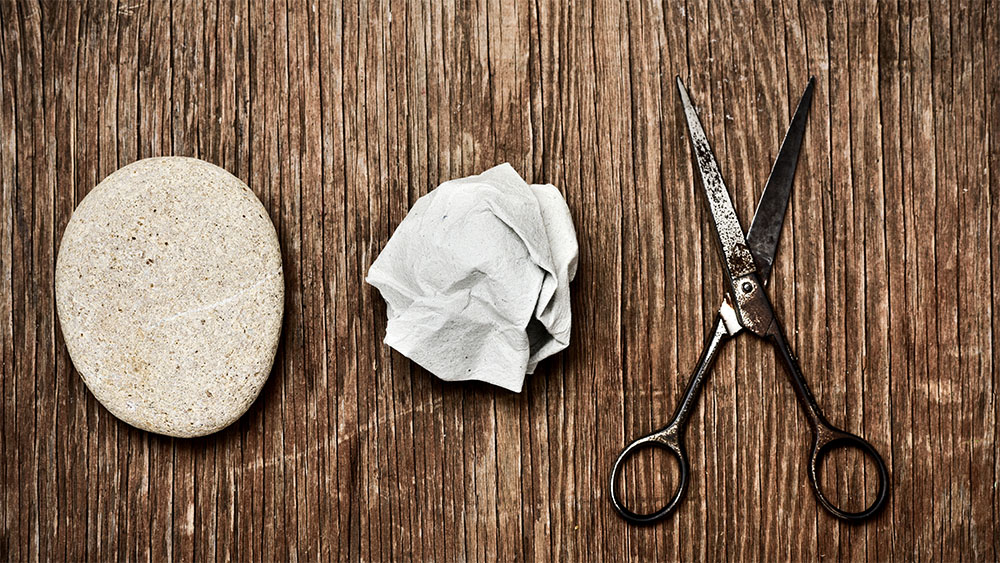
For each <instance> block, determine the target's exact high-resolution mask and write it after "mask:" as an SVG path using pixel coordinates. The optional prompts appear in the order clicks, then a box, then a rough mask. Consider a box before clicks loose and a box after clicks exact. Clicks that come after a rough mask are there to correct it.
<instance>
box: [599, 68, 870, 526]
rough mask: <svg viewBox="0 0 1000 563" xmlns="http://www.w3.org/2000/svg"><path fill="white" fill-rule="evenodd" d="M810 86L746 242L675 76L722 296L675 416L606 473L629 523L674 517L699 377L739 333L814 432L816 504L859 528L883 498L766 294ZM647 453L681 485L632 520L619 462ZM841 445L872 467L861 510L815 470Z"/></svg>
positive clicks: (865, 448) (862, 446)
mask: <svg viewBox="0 0 1000 563" xmlns="http://www.w3.org/2000/svg"><path fill="white" fill-rule="evenodd" d="M814 83H815V79H813V78H810V79H809V85H808V86H807V87H806V89H805V92H804V93H803V94H802V98H801V99H800V100H799V104H798V107H797V108H796V110H795V115H794V116H793V118H792V122H791V124H790V125H789V127H788V131H787V133H786V134H785V139H784V141H782V143H781V149H780V150H779V151H778V156H777V158H776V159H775V161H774V166H773V167H772V168H771V175H770V177H769V178H768V180H767V184H766V185H765V187H764V192H763V194H762V195H761V197H760V201H759V202H758V203H757V210H756V212H755V213H754V217H753V222H752V223H751V224H750V230H749V231H747V234H746V236H744V235H743V228H742V227H741V226H740V222H739V219H738V218H737V216H736V210H735V209H733V203H732V201H731V200H730V198H729V191H728V189H727V188H726V185H725V183H724V182H723V180H722V174H721V173H720V172H719V166H718V164H716V161H715V155H713V154H712V149H711V148H710V147H709V144H708V138H707V137H706V136H705V131H704V129H702V126H701V121H700V120H699V119H698V113H697V112H696V111H695V109H694V106H693V105H692V104H691V99H690V98H689V97H688V93H687V90H686V89H685V88H684V84H683V83H682V82H681V79H680V77H679V76H678V77H677V90H678V92H679V93H680V97H681V103H682V104H683V106H684V115H685V117H686V118H687V126H688V134H689V136H690V139H691V146H692V148H693V150H694V156H695V160H696V162H697V167H698V172H699V173H700V175H701V183H702V187H703V188H704V190H705V196H706V201H707V203H708V207H709V212H710V213H709V214H710V216H711V218H712V226H713V227H714V230H715V234H716V242H718V243H719V250H720V251H721V257H722V265H723V270H724V273H725V289H726V294H725V298H724V299H723V301H722V306H721V307H720V308H719V312H718V314H717V315H716V316H715V322H714V324H713V325H712V329H711V330H710V331H709V333H708V337H707V338H706V342H705V347H704V348H703V349H702V352H701V357H700V359H699V360H698V365H697V366H696V367H695V370H694V373H693V374H691V378H690V380H689V381H688V385H687V389H686V391H685V392H684V396H683V398H682V399H681V401H680V404H678V406H677V409H676V411H674V416H673V420H671V421H670V423H669V424H667V425H666V426H665V427H663V428H662V429H660V430H657V431H655V432H653V433H652V434H648V435H646V436H643V437H641V438H639V439H637V440H635V441H634V442H632V443H631V444H629V445H628V446H627V447H625V449H624V450H622V452H621V454H620V455H619V456H618V459H617V460H616V461H615V465H614V468H613V469H612V470H611V503H612V504H613V505H614V507H615V510H617V511H618V514H620V515H621V517H622V518H624V519H625V520H626V521H628V522H630V523H632V524H651V523H654V522H657V521H659V520H661V519H663V518H665V517H667V516H668V515H670V514H671V513H673V512H674V510H676V509H677V505H678V504H680V501H681V499H683V498H684V493H685V492H686V491H687V485H688V474H689V463H688V456H687V452H686V451H685V449H684V431H685V429H686V428H687V424H688V420H689V419H690V417H691V412H692V410H693V408H694V406H695V403H696V402H697V400H698V396H699V394H700V393H701V388H702V386H703V385H704V383H705V377H706V375H707V374H708V371H709V370H710V369H711V368H712V364H713V363H714V362H715V358H716V357H717V355H718V353H719V350H720V349H721V348H722V345H723V344H725V343H726V342H727V341H729V340H730V339H731V338H733V337H734V336H736V335H737V334H739V333H740V332H741V331H743V330H746V331H748V332H750V333H752V334H754V335H755V336H757V337H759V338H764V339H767V340H768V341H770V343H771V344H772V345H773V346H774V348H775V349H776V350H777V352H778V355H779V356H780V357H781V360H782V363H783V364H784V366H785V371H786V372H787V374H788V378H789V380H790V381H791V383H792V387H793V388H794V389H795V395H796V398H797V399H798V402H799V405H800V406H801V407H802V411H803V412H804V414H805V416H806V420H807V421H808V423H809V427H810V429H811V430H812V447H811V449H810V452H809V460H808V461H809V463H808V468H807V469H808V475H809V481H810V483H811V484H812V488H813V492H814V493H815V494H816V499H817V500H818V501H819V504H820V505H821V506H822V507H823V508H825V509H826V510H827V511H828V512H830V513H831V514H832V515H834V516H836V517H837V518H840V519H842V520H846V521H848V522H861V521H863V520H865V519H867V518H870V517H871V516H873V515H875V514H876V513H878V511H879V510H880V509H881V508H882V507H883V506H884V505H885V503H886V500H887V499H888V497H889V471H888V469H886V466H885V462H884V461H883V460H882V456H880V455H879V454H878V452H877V451H876V450H875V448H874V447H872V445H871V444H869V443H868V442H867V441H865V440H864V439H863V438H860V437H858V436H855V435H854V434H851V433H848V432H845V431H843V430H840V429H838V428H837V427H835V426H833V425H832V424H830V422H828V421H827V419H826V417H825V416H823V412H822V411H821V410H820V408H819V406H818V405H817V404H816V399H815V398H814V397H813V394H812V392H811V391H810V390H809V386H808V385H807V384H806V380H805V378H804V377H803V376H802V371H801V370H800V369H799V364H798V361H797V360H796V359H795V355H794V354H793V353H792V350H791V348H790V347H789V345H788V340H787V339H786V338H785V333H784V330H783V329H782V327H781V323H780V322H779V321H778V319H777V317H776V316H775V314H774V309H773V307H772V306H771V301H770V299H769V298H768V296H767V292H766V291H765V289H764V288H765V284H766V282H767V279H768V274H769V273H770V272H771V265H772V263H773V262H774V255H775V252H776V250H777V248H778V236H779V235H780V233H781V227H782V224H783V223H784V218H785V209H786V207H787V206H788V198H789V195H790V194H791V188H792V179H793V177H794V176H795V168H796V166H797V164H798V158H799V148H800V147H801V146H802V137H803V135H804V133H805V123H806V116H807V114H808V112H809V105H810V102H811V101H812V92H813V85H814ZM649 447H656V448H662V449H664V450H666V451H667V452H668V453H670V454H672V455H673V456H674V457H676V458H677V461H678V462H679V465H680V483H679V485H678V488H677V490H676V492H675V493H674V496H673V499H671V500H670V501H669V503H668V504H667V505H666V506H665V507H663V508H661V509H660V510H658V511H656V512H653V513H649V514H637V513H635V512H632V511H631V510H629V509H628V508H626V507H625V505H624V504H623V503H622V499H621V498H620V497H619V494H618V487H617V486H616V485H617V483H618V481H619V477H620V475H621V470H622V466H623V464H624V461H625V460H626V459H628V458H629V457H630V456H632V455H635V454H636V453H637V452H638V451H640V450H642V449H644V448H649ZM842 447H846V448H856V449H859V450H861V451H862V452H863V453H864V454H866V455H867V456H868V457H870V458H871V459H872V460H874V461H875V464H876V465H877V466H878V478H879V485H878V492H877V493H876V495H875V500H874V502H872V504H871V505H870V506H868V508H866V509H864V510H862V511H860V512H848V511H845V510H841V509H840V508H838V507H836V506H834V505H833V503H831V502H830V500H829V499H827V497H826V496H825V495H824V494H823V491H822V489H821V488H820V485H819V479H818V469H819V464H820V463H821V461H822V459H823V458H824V456H825V455H826V454H827V453H829V452H830V451H831V450H833V449H835V448H842Z"/></svg>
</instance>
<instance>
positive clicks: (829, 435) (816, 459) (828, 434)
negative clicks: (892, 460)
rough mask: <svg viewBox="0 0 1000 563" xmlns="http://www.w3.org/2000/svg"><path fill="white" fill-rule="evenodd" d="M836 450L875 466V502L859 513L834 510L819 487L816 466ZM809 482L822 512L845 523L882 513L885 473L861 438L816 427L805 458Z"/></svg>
mask: <svg viewBox="0 0 1000 563" xmlns="http://www.w3.org/2000/svg"><path fill="white" fill-rule="evenodd" d="M837 448H854V449H858V450H861V452H862V453H864V454H865V455H867V456H868V457H869V458H871V459H873V460H874V461H875V465H876V466H878V492H877V493H876V494H875V500H874V501H873V502H872V503H871V504H870V505H869V506H868V508H865V509H864V510H862V511H860V512H848V511H846V510H841V509H840V508H838V507H836V506H834V504H833V503H832V502H830V500H829V499H828V498H826V495H824V494H823V489H822V488H821V487H820V485H819V465H820V463H822V462H823V459H824V458H825V457H826V456H827V454H829V453H830V452H831V451H833V450H835V449H837ZM809 480H810V481H811V482H812V487H813V492H814V493H816V498H817V500H819V503H820V504H821V505H822V506H823V508H825V509H826V510H827V512H829V513H830V514H833V515H834V516H836V517H837V518H840V519H841V520H844V521H846V522H851V523H859V522H862V521H864V520H867V519H868V518H871V517H872V516H874V515H875V514H877V513H878V511H880V510H882V508H883V507H884V506H885V503H886V501H887V500H889V469H888V468H887V467H886V465H885V461H884V460H883V459H882V456H881V455H879V453H878V451H877V450H876V449H875V447H874V446H872V445H871V444H869V443H868V441H867V440H865V439H864V438H862V437H860V436H855V435H854V434H851V433H849V432H844V431H843V430H839V429H837V428H834V427H833V426H831V425H830V424H829V423H822V424H820V425H819V426H817V427H816V430H815V432H814V433H813V447H812V453H811V454H810V455H809Z"/></svg>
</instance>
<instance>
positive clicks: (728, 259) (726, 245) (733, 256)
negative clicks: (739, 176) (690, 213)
mask: <svg viewBox="0 0 1000 563" xmlns="http://www.w3.org/2000/svg"><path fill="white" fill-rule="evenodd" d="M677 90H678V91H679V92H680V95H681V103H682V104H683V105H684V115H685V116H686V117H687V125H688V134H689V136H690V138H691V145H692V147H693V148H694V154H695V159H696V160H697V163H698V171H699V172H700V173H701V183H702V187H704V188H705V195H706V196H707V197H708V209H709V211H710V213H709V215H711V217H712V225H713V226H714V227H715V234H716V235H717V236H718V241H719V246H720V248H721V250H722V266H723V268H725V270H726V287H727V289H728V290H729V292H730V293H731V294H733V295H734V298H735V291H734V287H733V284H734V283H735V280H736V279H737V278H740V277H743V276H746V275H749V274H753V273H754V272H756V271H757V267H756V265H755V264H754V259H753V254H751V253H750V249H749V247H747V241H746V238H745V237H744V236H743V228H742V227H741V226H740V220H739V218H738V217H737V216H736V210H735V209H733V202H732V200H731V199H729V190H727V189H726V184H725V183H724V182H723V181H722V174H721V173H720V172H719V165H718V164H716V162H715V156H714V155H713V154H712V149H711V148H710V147H709V146H708V137H706V136H705V130H704V129H702V127H701V121H700V120H699V119H698V113H697V112H696V111H695V109H694V106H693V105H692V104H691V98H689V97H688V93H687V90H686V89H685V88H684V84H683V83H682V82H681V77H680V76H678V77H677Z"/></svg>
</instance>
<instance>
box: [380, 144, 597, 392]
mask: <svg viewBox="0 0 1000 563" xmlns="http://www.w3.org/2000/svg"><path fill="white" fill-rule="evenodd" d="M577 253H578V247H577V242H576V231H575V229H574V228H573V220H572V218H571V217H570V213H569V208H568V207H567V206H566V201H565V200H564V199H563V197H562V195H561V194H560V193H559V190H557V189H556V188H555V186H552V185H551V184H544V185H537V184H535V185H530V186H529V185H528V184H527V183H525V181H524V180H523V179H521V177H520V176H519V175H518V174H517V172H515V171H514V169H513V168H512V167H511V166H510V164H501V165H500V166H496V167H494V168H491V169H489V170H487V171H486V172H483V173H482V174H479V175H478V176H469V177H467V178H461V179H458V180H451V181H448V182H445V183H443V184H441V185H440V186H438V187H437V188H436V189H434V190H433V191H431V192H430V193H428V194H427V195H425V196H423V197H421V198H420V199H419V200H417V202H416V204H414V206H413V208H412V209H411V210H410V212H409V213H408V214H407V215H406V217H405V218H404V219H403V221H402V222H401V223H400V224H399V227H397V228H396V232H394V233H393V234H392V237H391V238H390V239H389V241H388V242H387V243H386V245H385V248H384V249H383V250H382V252H381V254H379V256H378V258H376V260H375V262H374V263H373V264H372V266H371V268H370V269H369V271H368V277H367V278H366V281H367V282H368V283H369V284H371V285H373V286H375V287H376V288H377V289H378V290H379V292H381V294H382V297H383V298H384V299H385V302H386V305H387V312H388V317H389V321H388V326H387V328H386V334H385V343H386V344H388V345H389V346H391V347H392V348H394V349H395V350H397V351H398V352H400V353H401V354H403V355H404V356H406V357H408V358H410V359H411V360H413V361H415V362H417V363H418V364H420V365H421V366H422V367H424V368H425V369H427V370H428V371H430V372H431V373H433V374H434V375H436V376H438V377H440V378H441V379H443V380H445V381H465V380H479V381H486V382H488V383H492V384H494V385H498V386H500V387H503V388H505V389H509V390H511V391H515V392H520V390H521V387H522V385H523V384H524V376H525V374H528V373H533V372H534V370H535V367H536V366H537V365H538V362H540V361H541V360H543V359H544V358H547V357H549V356H551V355H552V354H555V353H556V352H559V351H561V350H563V349H565V348H566V347H567V346H569V337H570V325H571V320H572V318H571V314H570V292H569V282H570V281H571V280H572V279H573V277H574V276H575V275H576V265H577Z"/></svg>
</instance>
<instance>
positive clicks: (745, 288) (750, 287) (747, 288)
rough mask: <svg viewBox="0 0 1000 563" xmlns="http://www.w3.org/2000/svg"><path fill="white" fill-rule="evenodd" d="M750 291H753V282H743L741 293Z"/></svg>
mask: <svg viewBox="0 0 1000 563" xmlns="http://www.w3.org/2000/svg"><path fill="white" fill-rule="evenodd" d="M752 292H753V284H752V283H750V282H748V281H745V282H743V293H752Z"/></svg>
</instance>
